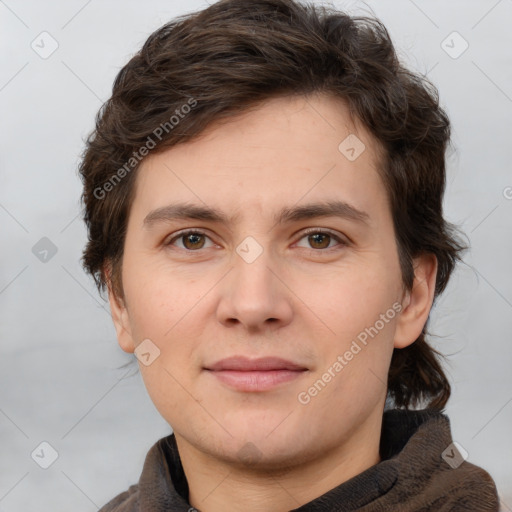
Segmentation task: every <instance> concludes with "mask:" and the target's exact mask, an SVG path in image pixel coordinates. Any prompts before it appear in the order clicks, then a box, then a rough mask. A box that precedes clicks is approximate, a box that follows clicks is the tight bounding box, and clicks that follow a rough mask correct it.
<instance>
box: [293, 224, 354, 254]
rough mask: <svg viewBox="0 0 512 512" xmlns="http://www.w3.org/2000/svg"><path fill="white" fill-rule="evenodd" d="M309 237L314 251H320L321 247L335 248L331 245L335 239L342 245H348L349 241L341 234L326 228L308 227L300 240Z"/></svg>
mask: <svg viewBox="0 0 512 512" xmlns="http://www.w3.org/2000/svg"><path fill="white" fill-rule="evenodd" d="M306 237H307V240H308V243H309V244H310V245H311V246H312V247H313V249H312V250H313V251H314V252H319V250H321V249H333V246H331V247H329V245H330V242H332V241H333V240H335V241H337V242H339V243H338V245H339V246H341V247H344V246H347V245H348V242H347V241H346V240H344V239H343V238H341V237H340V236H338V235H336V234H334V233H333V232H331V231H327V230H324V229H317V228H311V229H308V230H307V231H306V232H305V234H304V235H303V236H302V237H301V239H300V240H302V239H304V238H306ZM334 247H336V246H334ZM308 249H309V248H308Z"/></svg>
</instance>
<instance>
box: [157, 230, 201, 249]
mask: <svg viewBox="0 0 512 512" xmlns="http://www.w3.org/2000/svg"><path fill="white" fill-rule="evenodd" d="M201 237H203V239H204V237H206V238H209V237H208V236H207V235H206V233H204V232H203V231H199V230H197V229H194V230H189V231H181V232H180V233H178V234H177V235H176V236H174V237H173V238H171V239H170V240H169V241H168V242H166V244H165V245H173V243H174V241H175V240H183V242H184V244H183V245H184V246H183V247H180V249H184V250H187V251H192V252H193V251H195V250H197V249H203V248H204V240H201Z"/></svg>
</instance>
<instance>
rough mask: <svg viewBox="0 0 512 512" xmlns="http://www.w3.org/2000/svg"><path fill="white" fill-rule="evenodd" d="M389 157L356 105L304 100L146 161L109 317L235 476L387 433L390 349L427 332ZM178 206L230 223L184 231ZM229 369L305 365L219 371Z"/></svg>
mask: <svg viewBox="0 0 512 512" xmlns="http://www.w3.org/2000/svg"><path fill="white" fill-rule="evenodd" d="M349 135H351V137H350V138H349V139H347V137H348V136H349ZM355 137H357V139H356V138H355ZM346 139H347V140H346ZM344 141H345V142H344ZM340 144H341V145H340ZM362 144H364V147H363V146H362ZM378 161H379V159H378V156H377V153H376V142H375V141H374V140H373V139H372V137H371V136H370V135H369V133H368V132H367V131H366V130H365V129H364V128H363V127H362V126H360V125H359V124H358V123H356V125H354V124H353V123H352V122H351V120H350V117H349V115H348V110H347V107H346V106H345V104H344V103H342V102H341V101H340V100H337V99H334V98H332V97H329V96H311V97H308V98H305V97H303V96H301V97H294V98H275V99H272V100H269V101H268V102H266V103H265V104H264V105H263V106H261V107H259V108H258V109H257V110H253V111H252V112H249V113H247V114H244V115H242V116H240V117H237V118H235V119H231V120H230V121H229V122H228V123H223V124H215V125H211V126H210V127H209V128H208V130H207V131H206V132H204V133H203V134H202V135H201V137H199V138H197V139H195V140H193V141H191V142H187V143H184V144H180V145H178V146H175V147H173V148H171V149H169V150H166V151H165V152H162V153H159V154H154V155H150V156H149V157H147V158H146V160H145V161H144V162H143V164H142V166H141V167H140V169H139V171H138V175H137V180H136V194H135V198H134V201H133V204H132V207H131V211H130V216H129V221H128V229H127V235H126V241H125V247H124V259H123V267H122V281H123V287H124V293H125V295H124V301H115V300H113V299H112V296H111V306H112V310H113V316H114V320H115V324H116V328H117V332H118V339H119V342H120V344H121V347H122V348H123V349H124V350H126V351H128V352H133V351H134V350H135V349H137V347H139V345H140V344H141V343H142V342H143V341H144V340H146V341H144V343H145V344H144V345H140V347H139V349H138V351H136V353H139V352H140V353H143V354H144V356H143V357H141V358H140V360H139V366H140V371H141V373H142V377H143V379H144V382H145V385H146V387H147V390H148V393H149V395H150V397H151V399H152V400H153V402H154V404H155V406H156V407H157V409H158V410H159V412H160V413H161V415H162V416H163V417H164V418H165V419H166V420H167V421H168V423H169V424H170V425H171V426H172V428H173V430H174V433H175V435H176V438H177V440H178V441H179V443H182V444H185V443H187V444H188V445H190V446H193V447H195V449H198V450H200V451H201V452H203V453H205V454H209V455H211V456H213V457H214V458H217V459H219V460H223V461H227V462H232V463H237V462H239V461H240V460H241V459H243V458H244V456H245V455H247V451H248V450H249V451H251V450H252V455H251V456H252V459H253V460H252V463H253V464H254V465H255V466H258V465H260V466H261V467H266V466H268V467H271V466H272V465H273V464H274V465H275V464H278V463H279V464H281V465H283V464H294V463H295V462H297V461H299V460H300V461H305V460H312V459H313V458H315V457H317V456H318V454H320V453H326V452H328V451H329V450H333V449H335V447H338V446H342V445H343V444H346V443H347V442H348V441H349V440H351V441H353V442H354V443H355V439H356V437H357V436H363V437H364V432H365V428H366V426H367V425H369V423H370V422H373V423H374V424H375V422H377V421H379V422H380V419H381V417H382V408H383V404H384V400H385V397H386V381H387V373H388V369H389V364H390V359H391V355H392V351H393V347H394V346H400V344H402V345H406V344H408V343H410V342H412V341H414V339H415V336H416V335H417V334H419V331H420V330H421V327H422V319H421V318H420V319H419V320H416V324H417V325H416V324H414V322H413V320H411V318H409V319H407V317H406V316H405V317H404V311H403V309H404V308H406V307H407V305H408V304H409V303H410V295H409V293H408V292H406V291H405V292H404V290H403V285H402V277H401V272H400V266H399V261H398V254H397V247H396V243H395V234H394V231H393V222H392V217H391V213H390V206H389V204H388V200H387V197H386V193H385V189H384V186H383V182H382V180H381V177H380V175H379V172H378ZM178 203H186V204H187V205H189V206H196V207H198V208H201V209H208V210H213V211H214V213H217V214H218V217H219V218H215V217H214V216H213V215H211V214H210V215H206V214H203V215H193V213H191V214H190V217H183V218H181V216H180V215H176V213H179V212H182V213H183V212H184V209H183V208H181V209H179V208H178V210H176V209H173V208H168V207H172V205H175V204H178ZM313 204H317V205H320V206H321V207H323V209H322V208H317V209H315V208H308V205H313ZM329 204H330V205H331V206H334V205H337V208H333V209H332V210H331V211H329V209H328V208H326V206H328V205H329ZM196 213H198V211H196ZM203 213H204V212H203ZM411 307H412V306H411ZM400 310H402V313H400ZM416 317H418V314H416ZM416 317H415V318H416ZM424 320H425V318H423V323H424ZM413 324H414V325H413ZM416 333H417V334H416ZM139 355H140V354H139ZM232 356H242V357H245V358H248V359H249V360H255V359H259V358H265V357H278V358H282V359H285V360H287V361H289V362H291V363H294V364H295V365H296V369H295V370H290V369H288V370H285V369H282V367H281V369H278V367H279V365H277V366H276V365H274V366H272V365H271V366H269V367H268V368H270V367H273V368H274V370H273V371H270V369H267V370H266V371H262V370H261V369H260V371H254V372H248V371H246V372H244V371H240V369H238V370H239V371H236V370H233V367H231V371H229V370H224V371H214V370H212V367H213V366H214V365H215V363H217V362H219V361H221V360H222V359H225V358H229V357H232ZM148 363H149V364H148ZM248 443H252V444H248ZM249 447H250V449H249Z"/></svg>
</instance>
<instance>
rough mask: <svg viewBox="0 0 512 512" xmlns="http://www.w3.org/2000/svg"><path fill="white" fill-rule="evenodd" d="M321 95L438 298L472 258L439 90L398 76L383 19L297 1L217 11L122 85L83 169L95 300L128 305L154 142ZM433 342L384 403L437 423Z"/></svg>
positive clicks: (167, 28)
mask: <svg viewBox="0 0 512 512" xmlns="http://www.w3.org/2000/svg"><path fill="white" fill-rule="evenodd" d="M315 92H319V93H326V94H329V95H332V96H334V97H337V98H340V99H343V100H344V101H346V102H347V104H348V106H349V108H350V112H351V114H352V115H355V116H356V117H357V118H358V119H359V120H360V121H362V123H363V124H364V125H365V127H366V128H367V129H368V130H369V132H370V133H371V134H372V135H373V136H374V137H375V139H376V140H377V141H378V142H379V143H380V146H381V147H382V148H383V152H382V154H383V156H382V162H381V169H380V172H381V176H382V179H383V182H384V183H385V188H386V192H387V194H388V197H389V201H390V204H391V211H392V215H393V222H394V228H395V233H396V242H397V248H398V254H399V259H400V265H401V269H402V276H403V283H404V286H405V287H407V288H409V289H410V288H411V286H412V283H413V279H414V271H413V266H412V263H413V261H412V259H413V258H414V257H415V256H418V255H420V254H421V253H432V254H434V255H435V256H436V258H437V261H438V271H437V281H436V287H435V295H436V296H437V295H438V294H439V293H441V292H442V291H443V290H444V288H445V287H446V284H447V282H448V278H449V276H450V274H451V272H452V270H453V267H454V265H455V263H456V261H457V259H460V256H459V253H460V251H462V250H463V249H464V246H463V245H462V244H461V242H460V241H459V240H458V239H457V238H456V231H455V228H454V226H452V225H451V224H449V223H448V222H446V221H445V220H444V218H443V213H442V200H443V194H444V189H445V150H446V149H447V146H448V144H449V143H450V123H449V120H448V117H447V115H446V113H445V112H444V111H443V109H442V108H441V107H440V105H439V98H438V94H437V90H436V88H435V87H434V86H433V85H432V83H431V82H430V81H428V80H427V78H426V77H424V76H421V75H419V74H415V73H413V72H411V71H409V70H407V69H405V68H404V67H403V66H402V64H401V63H400V62H399V60H398V58H397V55H396V52H395V49H394V47H393V44H392V42H391V39H390V37H389V34H388V32H387V30H386V28H385V27H384V25H383V24H382V23H381V22H380V21H378V20H377V19H375V18H373V17H368V16H349V15H347V14H346V13H343V12H340V11H338V10H335V9H331V8H330V7H328V6H319V5H316V6H315V5H313V4H305V3H299V2H298V1H294V0H221V1H219V2H217V3H215V4H213V5H211V6H210V7H208V8H207V9H205V10H202V11H199V12H197V13H192V14H188V15H183V16H180V17H179V18H176V19H175V20H173V21H171V22H169V23H167V24H165V25H164V26H162V27H161V28H159V29H158V30H157V31H155V32H154V33H153V34H151V35H150V36H149V38H148V39H147V41H146V42H145V43H144V45H143V47H142V48H141V50H140V51H139V52H138V53H137V54H136V55H135V56H133V58H131V60H130V61H129V62H128V63H127V64H126V65H125V66H124V67H123V68H122V69H121V71H120V72H119V74H118V75H117V77H116V79H115V82H114V86H113V91H112V97H111V98H110V99H109V100H108V101H107V102H106V103H105V104H104V105H103V106H102V108H101V109H100V111H99V112H98V115H97V117H96V127H95V130H94V131H93V132H92V133H91V134H90V136H89V137H88V139H87V141H86V148H85V151H84V154H83V159H82V161H81V164H80V169H79V170H80V176H81V178H82V180H83V184H84V190H83V194H82V202H83V204H84V207H85V208H84V220H85V222H86V225H87V228H88V233H89V240H88V243H87V245H86V247H85V249H84V253H83V258H82V262H83V265H84V268H85V269H86V271H88V272H89V273H90V274H91V275H92V276H93V277H94V279H95V282H96V285H97V287H98V290H99V291H100V293H101V291H104V290H105V285H106V283H107V281H108V282H109V283H110V285H111V287H112V290H113V291H114V293H115V294H116V295H117V296H118V297H121V298H122V297H123V287H122V282H121V266H122V257H123V246H124V240H125V235H126V227H127V219H128V214H129V211H130V207H131V203H132V200H133V197H134V183H135V175H136V171H137V169H138V167H139V162H140V156H141V155H140V153H141V152H142V151H141V149H142V148H143V147H144V146H146V148H147V147H148V144H149V140H150V139H151V140H152V142H153V145H152V149H151V151H152V152H158V151H162V150H164V149H166V148H169V147H172V146H174V145H176V144H178V143H180V142H185V141H187V140H190V139H192V138H194V137H196V136H198V135H199V134H200V133H201V132H202V131H203V130H204V129H205V128H206V127H207V126H208V125H209V124H210V123H212V122H213V121H219V120H221V119H228V118H230V117H233V116H235V115H237V114H240V113H243V112H244V111H247V110H248V109H250V108H253V107H256V106H258V105H259V104H260V103H261V102H263V101H265V100H268V99H270V98H272V97H276V96H280V95H292V94H293V95H308V94H310V93H315ZM186 105H188V107H187V108H185V106H186ZM192 106H193V108H192ZM185 113H186V115H185ZM182 114H183V115H182ZM173 117H175V118H176V119H177V120H178V118H179V120H178V122H176V123H173V122H172V118H173ZM157 127H163V128H161V129H160V131H159V132H157V133H158V134H159V137H157V136H156V135H155V130H156V129H157ZM164 131H165V133H164ZM154 139H157V140H154ZM142 153H147V151H146V152H142ZM107 192H108V193H107ZM425 336H426V326H425V328H424V329H423V332H422V334H421V336H420V337H419V338H418V339H417V340H416V341H415V342H414V343H413V344H412V345H410V346H408V347H406V348H403V349H394V352H393V357H392V360H391V366H390V370H389V377H388V397H389V398H391V399H392V400H393V401H394V403H395V406H397V407H414V406H416V405H417V404H419V403H421V402H423V401H424V400H428V405H429V406H430V407H434V408H438V409H442V408H443V407H444V406H445V405H446V402H447V400H448V398H449V396H450V385H449V383H448V380H447V378H446V376H445V374H444V372H443V370H442V368H441V366H440V364H439V360H438V356H439V355H440V354H439V352H437V351H436V350H434V349H433V348H432V347H430V346H429V345H428V344H427V342H426V340H425Z"/></svg>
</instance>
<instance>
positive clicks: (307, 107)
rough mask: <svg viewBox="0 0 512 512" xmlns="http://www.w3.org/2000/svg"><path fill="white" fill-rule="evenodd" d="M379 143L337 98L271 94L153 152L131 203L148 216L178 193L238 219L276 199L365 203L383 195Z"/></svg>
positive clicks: (270, 206) (270, 207)
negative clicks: (272, 95) (345, 197)
mask: <svg viewBox="0 0 512 512" xmlns="http://www.w3.org/2000/svg"><path fill="white" fill-rule="evenodd" d="M379 150H380V148H379V145H378V143H376V141H375V140H374V139H373V137H372V136H371V135H370V134H369V133H368V131H367V130H366V129H365V128H364V126H363V125H362V124H361V123H359V122H358V121H357V119H352V118H351V116H350V114H349V109H348V107H347V105H346V104H345V103H344V102H342V101H340V100H339V99H336V98H333V97H331V96H323V95H315V96H310V97H304V96H294V97H279V98H273V99H271V100H268V101H266V102H265V103H263V104H261V105H259V106H258V107H257V108H252V109H251V110H249V111H247V112H244V113H242V114H241V115H238V116H236V117H233V118H229V119H227V120H223V121H221V122H214V123H212V124H211V125H210V126H209V127H208V128H207V129H206V130H204V131H203V132H202V133H201V134H200V135H199V136H197V137H195V138H194V139H192V140H190V141H188V142H186V143H181V144H178V145H176V146H173V147H171V148H169V149H166V150H164V151H161V152H158V153H155V154H150V155H149V156H148V157H147V158H146V159H145V160H144V161H143V162H142V164H141V166H140V168H139V169H138V173H137V178H136V185H135V186H136V194H135V201H134V205H133V207H134V208H137V209H139V210H140V214H141V215H142V214H144V217H146V216H147V213H148V211H149V210H150V209H151V210H154V209H155V207H164V206H165V205H166V204H167V203H169V201H170V200H172V199H180V200H181V201H182V202H183V201H187V202H191V203H194V204H196V205H201V204H202V205H203V206H208V207H209V208H210V209H214V210H216V211H217V213H219V214H220V215H222V213H221V210H222V211H226V212H231V217H232V219H233V220H235V213H236V214H237V217H236V218H237V219H239V218H240V215H242V216H243V215H244V212H246V211H251V212H252V213H251V214H254V213H257V214H263V213H264V212H265V213H268V214H272V215H273V217H274V219H275V215H276V213H277V208H276V206H278V205H280V206H283V205H287V206H289V205H290V204H291V203H296V202H298V201H304V202H307V203H313V202H315V201H318V200H327V201H334V200H337V199H339V200H340V201H343V200H344V196H347V197H351V198H352V201H356V202H359V204H360V206H361V208H359V209H361V210H362V209H363V205H364V203H371V202H375V199H376V198H375V197H374V196H375V195H380V196H383V195H384V187H382V182H381V179H380V173H379V171H378V165H379V161H380V158H379ZM365 197H366V199H365ZM306 199H307V201H306ZM346 202H348V201H346ZM353 206H354V207H355V208H356V209H357V205H353ZM279 210H281V212H280V213H282V208H279ZM144 212H145V213H144Z"/></svg>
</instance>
